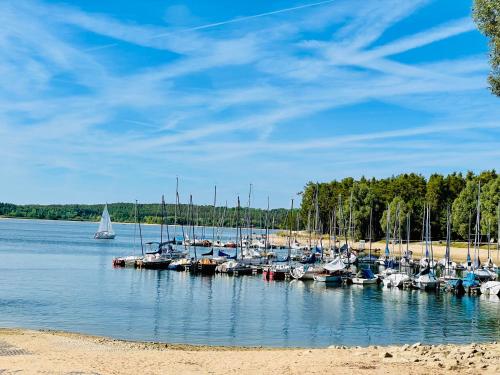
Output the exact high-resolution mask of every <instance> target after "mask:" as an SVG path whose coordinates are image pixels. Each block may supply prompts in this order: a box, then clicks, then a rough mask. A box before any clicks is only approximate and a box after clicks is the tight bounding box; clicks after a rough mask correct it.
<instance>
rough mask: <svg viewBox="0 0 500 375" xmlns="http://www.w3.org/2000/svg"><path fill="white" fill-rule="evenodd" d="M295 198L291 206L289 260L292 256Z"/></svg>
mask: <svg viewBox="0 0 500 375" xmlns="http://www.w3.org/2000/svg"><path fill="white" fill-rule="evenodd" d="M292 215H293V199H292V206H291V207H290V235H289V236H288V262H290V258H291V256H292V225H293V216H292Z"/></svg>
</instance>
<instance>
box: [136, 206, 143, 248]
mask: <svg viewBox="0 0 500 375" xmlns="http://www.w3.org/2000/svg"><path fill="white" fill-rule="evenodd" d="M135 207H136V210H137V223H138V224H139V238H140V239H141V253H142V256H144V245H143V243H142V229H141V217H140V216H139V207H138V206H137V201H135Z"/></svg>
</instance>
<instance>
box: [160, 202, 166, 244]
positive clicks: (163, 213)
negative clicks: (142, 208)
mask: <svg viewBox="0 0 500 375" xmlns="http://www.w3.org/2000/svg"><path fill="white" fill-rule="evenodd" d="M164 209H165V198H164V196H163V195H162V196H161V221H160V246H161V244H162V243H163V220H165V212H164Z"/></svg>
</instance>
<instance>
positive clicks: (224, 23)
mask: <svg viewBox="0 0 500 375" xmlns="http://www.w3.org/2000/svg"><path fill="white" fill-rule="evenodd" d="M334 1H337V0H326V1H320V2H318V3H311V4H305V5H299V6H296V7H292V8H285V9H280V10H273V11H271V12H265V13H259V14H254V15H252V16H245V17H238V18H233V19H231V20H227V21H221V22H215V23H209V24H207V25H201V26H195V27H190V28H186V29H181V30H179V31H195V30H203V29H209V28H212V27H216V26H222V25H227V24H230V23H237V22H243V21H247V20H251V19H254V18H259V17H265V16H272V15H273V14H279V13H287V12H293V11H295V10H299V9H304V8H311V7H315V6H319V5H323V4H328V3H333V2H334ZM172 33H173V32H168V33H163V34H158V35H155V36H153V37H151V38H161V37H163V36H167V35H170V34H172Z"/></svg>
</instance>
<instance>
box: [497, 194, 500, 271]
mask: <svg viewBox="0 0 500 375" xmlns="http://www.w3.org/2000/svg"><path fill="white" fill-rule="evenodd" d="M497 225H498V228H497V262H498V260H499V257H500V201H499V202H498V208H497Z"/></svg>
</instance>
